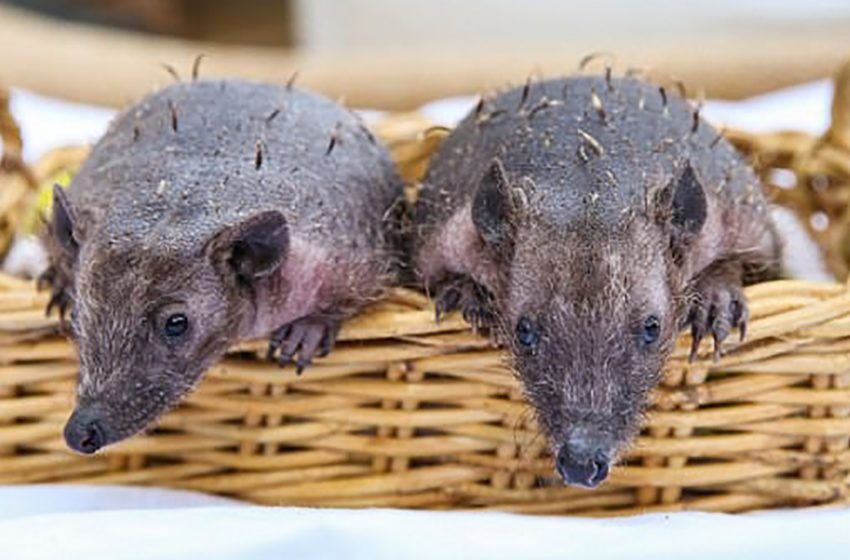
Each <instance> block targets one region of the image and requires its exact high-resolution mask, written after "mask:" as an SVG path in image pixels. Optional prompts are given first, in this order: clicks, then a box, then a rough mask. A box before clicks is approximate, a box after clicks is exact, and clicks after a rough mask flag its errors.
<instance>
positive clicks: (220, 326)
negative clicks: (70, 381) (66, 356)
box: [46, 80, 401, 453]
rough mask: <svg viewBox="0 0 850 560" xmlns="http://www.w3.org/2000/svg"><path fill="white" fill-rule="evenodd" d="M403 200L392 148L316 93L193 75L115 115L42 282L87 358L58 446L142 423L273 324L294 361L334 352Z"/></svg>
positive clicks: (79, 179)
mask: <svg viewBox="0 0 850 560" xmlns="http://www.w3.org/2000/svg"><path fill="white" fill-rule="evenodd" d="M400 196H401V181H400V179H399V178H398V176H397V175H396V173H395V169H394V165H393V163H392V161H391V159H390V157H389V154H388V153H387V151H386V150H385V149H384V148H383V147H381V146H380V145H378V144H377V142H376V141H375V139H374V137H372V135H371V134H370V133H369V132H368V130H366V129H365V128H364V127H363V125H362V124H361V122H360V121H359V120H358V119H357V118H356V117H355V116H354V115H353V114H351V113H350V112H349V111H347V110H345V109H343V108H342V107H339V106H338V105H336V104H334V103H332V102H330V101H328V100H326V99H324V98H321V97H319V96H316V95H314V94H310V93H308V92H304V91H301V90H298V89H295V88H279V87H276V86H271V85H260V84H252V83H249V82H242V81H235V80H225V81H196V82H192V83H185V84H176V85H174V86H171V87H169V88H166V89H164V90H161V91H159V92H157V93H154V94H152V95H150V96H148V97H146V98H145V99H143V100H142V101H140V102H139V103H138V104H136V105H134V106H132V107H130V108H129V109H127V110H126V111H124V112H123V113H122V114H121V115H119V116H118V117H117V118H116V120H115V122H113V124H112V125H111V127H110V129H109V131H108V132H107V134H106V135H105V136H104V137H103V138H102V139H101V140H100V141H99V142H98V143H97V145H96V146H95V147H94V148H93V150H92V152H91V154H90V156H89V157H88V159H87V160H86V162H85V163H84V165H83V166H82V168H81V170H80V172H79V173H78V174H77V175H76V176H75V177H74V180H73V182H72V183H71V185H70V187H69V188H68V191H67V193H66V192H65V191H63V190H62V189H60V188H58V187H57V188H56V189H54V208H53V217H52V221H51V224H50V231H49V232H48V233H49V234H48V236H47V239H46V243H47V246H48V249H49V253H50V261H51V268H50V270H49V271H48V274H47V275H46V280H47V281H48V282H49V284H50V285H51V287H52V290H53V296H52V298H51V305H52V306H54V307H58V308H59V310H60V311H65V310H67V309H68V308H69V307H72V309H73V311H72V313H71V319H70V330H71V333H72V335H73V337H74V339H75V341H76V344H77V347H78V350H79V356H80V380H79V385H78V390H77V406H76V408H75V411H74V413H73V415H72V416H71V418H70V419H69V421H68V423H67V425H66V428H65V439H66V441H67V443H68V445H69V446H70V447H71V448H73V449H75V450H77V451H80V452H84V453H92V452H94V451H96V450H98V449H100V448H101V447H103V446H105V445H108V444H111V443H114V442H117V441H120V440H122V439H124V438H126V437H129V436H131V435H133V434H135V433H137V432H138V431H140V430H142V429H144V428H145V427H147V426H149V425H150V424H151V423H152V422H153V421H154V420H155V419H156V418H158V417H159V416H160V415H161V414H162V413H163V412H165V411H166V410H168V409H169V408H171V407H172V406H174V405H175V404H176V403H177V402H178V401H179V400H180V399H181V398H182V397H183V396H185V395H186V394H187V393H188V392H189V391H190V390H191V389H192V387H194V386H195V384H196V383H197V382H198V381H199V380H200V379H201V377H202V375H203V373H204V371H206V370H207V369H208V368H209V367H210V366H211V365H212V364H213V363H214V362H215V361H216V360H218V359H219V358H220V357H221V356H222V355H223V354H224V352H225V351H226V350H227V348H228V347H230V346H231V345H232V344H234V343H236V342H238V341H241V340H245V339H255V338H260V337H269V352H268V354H269V358H270V359H272V360H274V361H276V362H278V363H280V364H281V365H286V364H288V363H290V362H291V361H294V362H295V365H296V371H297V372H299V373H300V372H301V370H303V369H304V368H305V367H307V366H308V365H309V364H310V363H311V361H312V359H313V358H314V356H319V355H322V354H324V353H327V352H328V351H330V349H331V346H333V342H334V338H335V336H336V333H337V330H338V329H339V325H340V322H341V321H342V320H343V319H344V318H346V317H348V316H350V315H351V314H353V313H355V312H356V311H358V310H359V309H361V308H362V307H363V306H365V305H366V304H368V303H369V302H371V301H373V300H375V299H376V298H378V297H380V295H381V294H382V293H383V291H384V290H385V289H386V287H388V286H389V285H390V283H391V282H392V281H393V279H394V274H395V273H394V264H395V262H396V261H397V260H398V255H397V248H396V243H397V239H396V233H395V229H394V227H395V224H394V223H393V222H392V221H391V220H390V219H389V218H390V217H391V216H392V215H393V214H392V210H393V208H395V207H396V204H397V202H398V199H399V197H400Z"/></svg>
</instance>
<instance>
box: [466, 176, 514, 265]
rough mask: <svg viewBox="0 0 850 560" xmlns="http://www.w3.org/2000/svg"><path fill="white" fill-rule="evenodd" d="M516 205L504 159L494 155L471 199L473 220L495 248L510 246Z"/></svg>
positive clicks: (484, 239) (488, 242) (485, 238)
mask: <svg viewBox="0 0 850 560" xmlns="http://www.w3.org/2000/svg"><path fill="white" fill-rule="evenodd" d="M514 207H515V204H514V202H513V200H512V196H511V191H510V185H509V184H508V179H507V177H506V175H505V168H504V167H503V166H502V162H501V161H499V160H498V159H494V160H493V161H492V162H491V163H490V165H489V166H488V167H487V171H485V172H484V176H483V177H482V178H481V182H480V183H479V185H478V191H476V193H475V198H474V199H473V200H472V223H473V224H475V229H476V230H478V234H479V235H480V236H481V239H482V240H483V241H484V243H485V244H486V245H487V246H489V247H490V248H491V249H494V250H495V251H496V252H499V253H501V251H500V249H504V248H510V244H511V241H512V237H513V222H514V219H513V218H514V216H513V214H514Z"/></svg>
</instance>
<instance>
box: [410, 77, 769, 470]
mask: <svg viewBox="0 0 850 560" xmlns="http://www.w3.org/2000/svg"><path fill="white" fill-rule="evenodd" d="M415 247H416V249H415V255H414V258H413V262H414V267H415V271H416V273H417V275H418V278H419V281H421V283H422V284H424V286H425V287H426V288H427V290H428V291H429V292H430V293H431V294H433V296H434V298H435V300H436V307H437V313H438V315H439V314H441V313H445V312H447V311H450V310H453V309H460V310H461V311H462V312H463V314H464V316H465V317H466V318H467V320H469V321H471V322H472V323H473V324H475V325H476V326H488V327H490V328H491V330H492V331H494V332H495V334H496V335H497V337H498V338H500V339H501V340H503V341H504V344H505V345H506V347H507V350H508V354H509V356H510V363H511V365H512V367H513V368H514V369H515V371H516V372H517V373H518V375H519V377H520V380H521V382H522V384H523V386H524V389H525V392H526V394H527V396H528V398H529V400H530V402H531V404H532V406H533V407H534V409H535V410H536V412H537V416H538V418H539V420H540V424H541V426H542V428H543V430H544V432H545V433H546V435H547V437H548V441H549V443H550V448H551V451H552V454H553V456H554V457H555V463H556V469H557V472H558V473H559V474H560V475H561V477H562V478H563V480H564V482H565V483H567V484H571V485H578V486H584V487H596V486H597V485H599V484H600V483H601V482H602V481H604V480H605V479H606V477H607V475H608V472H609V468H610V466H611V464H612V463H613V461H615V459H616V458H617V456H618V454H619V453H620V452H622V450H623V449H624V447H625V446H626V445H627V444H628V442H629V441H630V439H631V438H632V437H633V436H634V435H635V434H636V432H637V431H638V429H639V424H640V416H641V413H642V411H643V410H644V408H645V405H646V401H647V396H648V393H649V391H650V390H651V389H652V388H653V387H654V386H655V385H656V384H657V382H658V381H659V378H660V372H661V370H662V366H663V364H664V362H665V359H666V358H667V357H668V356H669V354H670V352H671V350H672V348H673V345H674V341H675V338H676V336H677V333H679V331H680V330H681V329H683V328H685V327H688V326H689V327H690V329H691V332H692V334H693V349H692V357H693V356H695V355H696V353H697V351H698V347H699V343H700V341H701V340H702V339H703V338H704V337H705V336H707V335H710V336H712V337H713V339H714V345H715V354H716V355H718V356H719V354H720V352H721V344H722V342H723V341H724V340H725V339H726V338H727V336H728V335H729V334H730V331H731V330H732V329H734V328H736V327H737V328H738V329H740V336H741V338H742V339H743V337H744V333H745V329H746V324H747V302H746V299H745V297H744V294H743V293H742V286H743V285H744V284H745V283H747V282H751V281H755V280H761V279H766V278H769V277H771V276H773V275H775V274H776V271H777V265H778V251H779V246H778V241H777V237H776V235H775V233H774V229H773V227H772V225H771V222H770V221H769V211H768V207H767V204H766V203H765V199H764V196H763V194H762V191H761V189H760V186H759V182H758V179H757V178H756V176H755V174H754V173H753V172H752V171H751V169H750V168H749V167H748V166H747V165H746V164H745V162H744V161H743V160H742V158H741V157H740V156H739V155H738V154H737V153H736V152H735V150H734V148H733V147H732V146H731V145H730V144H729V143H728V142H727V141H726V140H724V139H723V138H721V136H720V135H719V134H718V133H717V131H715V130H714V129H713V128H712V127H711V126H709V125H708V124H707V123H705V122H704V121H703V120H701V119H700V117H699V115H698V113H697V112H695V111H694V110H693V109H692V108H691V107H690V105H689V104H688V103H687V102H685V101H684V100H682V99H679V98H676V97H673V96H669V95H668V94H667V93H666V91H665V90H664V89H660V88H658V87H657V86H653V85H651V84H649V83H646V82H644V81H642V80H639V79H635V78H612V77H610V76H608V77H575V78H567V79H556V80H548V81H542V82H539V83H534V84H528V85H526V86H525V87H520V88H516V89H512V90H510V91H507V92H504V93H501V94H499V95H496V96H494V97H492V98H490V99H485V100H482V102H481V103H480V104H479V105H478V107H477V108H476V109H475V110H474V111H473V112H472V113H471V114H469V115H468V116H467V117H466V118H465V119H464V120H463V121H462V122H461V123H460V124H459V125H458V126H457V128H456V129H455V130H454V131H453V132H452V133H451V134H450V135H449V136H448V137H447V138H446V139H445V141H444V142H443V144H442V145H441V147H440V148H439V150H438V152H437V153H436V155H435V156H434V158H433V160H432V163H431V165H430V168H429V170H428V173H427V175H426V177H425V179H424V182H423V186H422V189H421V192H420V194H419V199H418V202H417V207H416V215H415Z"/></svg>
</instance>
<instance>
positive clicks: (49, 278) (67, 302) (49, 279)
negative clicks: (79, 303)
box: [36, 266, 73, 327]
mask: <svg viewBox="0 0 850 560" xmlns="http://www.w3.org/2000/svg"><path fill="white" fill-rule="evenodd" d="M36 287H37V288H38V289H39V290H43V289H47V288H49V289H50V299H49V300H48V301H47V307H46V308H45V310H44V314H45V315H50V314H51V313H52V312H53V310H54V309H56V310H57V311H58V312H59V320H60V322H61V323H62V326H63V327H64V326H65V316H66V315H67V313H68V309H70V307H71V304H72V303H73V300H72V298H71V290H70V283H69V282H67V281H64V280H63V278H62V275H60V274H59V273H58V271H57V269H56V268H55V267H53V266H50V267H48V269H47V270H45V271H44V272H43V273H42V274H41V276H39V277H38V279H37V280H36Z"/></svg>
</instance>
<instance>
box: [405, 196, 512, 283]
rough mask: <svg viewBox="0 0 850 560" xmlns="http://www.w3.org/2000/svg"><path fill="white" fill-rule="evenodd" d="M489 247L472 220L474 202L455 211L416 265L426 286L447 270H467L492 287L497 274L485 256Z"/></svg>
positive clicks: (459, 271)
mask: <svg viewBox="0 0 850 560" xmlns="http://www.w3.org/2000/svg"><path fill="white" fill-rule="evenodd" d="M485 254H486V249H485V247H484V245H483V243H482V241H481V237H480V236H479V235H478V231H477V230H476V229H475V224H473V223H472V213H471V205H467V206H464V207H463V208H461V209H460V210H458V211H457V212H455V213H454V214H453V215H452V217H451V218H449V220H448V222H446V225H445V226H444V227H441V228H439V230H438V232H437V234H436V235H435V236H433V237H432V238H431V239H430V240H428V241H427V242H426V243H425V245H424V247H423V248H422V249H421V250H420V252H419V257H418V259H417V266H418V272H419V276H420V278H422V279H423V280H424V281H425V284H426V286H427V285H428V284H430V282H432V281H434V280H438V279H440V278H441V277H442V276H444V275H445V274H446V273H447V272H448V273H456V274H467V275H469V276H470V277H472V279H473V280H475V281H476V282H478V283H479V284H481V285H482V286H486V287H488V288H490V289H492V287H493V281H494V279H495V278H496V270H495V266H494V265H493V264H492V263H491V262H490V261H489V260H488V259H486V258H484V255H485Z"/></svg>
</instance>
